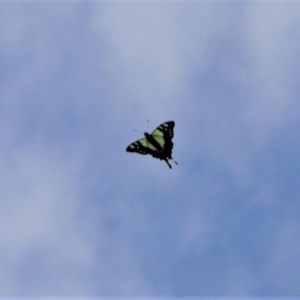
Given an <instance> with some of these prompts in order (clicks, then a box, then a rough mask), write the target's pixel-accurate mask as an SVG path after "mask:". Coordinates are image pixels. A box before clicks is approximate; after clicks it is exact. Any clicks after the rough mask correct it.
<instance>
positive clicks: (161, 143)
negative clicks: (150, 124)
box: [126, 121, 177, 169]
mask: <svg viewBox="0 0 300 300" xmlns="http://www.w3.org/2000/svg"><path fill="white" fill-rule="evenodd" d="M174 126H175V122H174V121H169V122H165V123H163V124H161V125H160V126H158V127H157V128H156V129H155V130H154V131H153V132H152V133H151V134H149V133H147V132H145V133H144V135H145V138H142V139H140V140H138V141H136V142H134V143H132V144H130V145H129V146H128V147H127V148H126V151H127V152H136V153H139V154H143V155H147V154H150V155H152V156H153V157H154V158H157V159H160V160H164V161H165V162H166V163H167V164H168V166H169V168H170V169H171V168H172V166H171V165H170V163H169V160H171V159H172V160H173V161H174V162H175V163H176V164H177V162H176V161H175V160H174V159H173V158H172V149H173V145H174V144H173V142H172V138H173V136H174V130H173V129H174Z"/></svg>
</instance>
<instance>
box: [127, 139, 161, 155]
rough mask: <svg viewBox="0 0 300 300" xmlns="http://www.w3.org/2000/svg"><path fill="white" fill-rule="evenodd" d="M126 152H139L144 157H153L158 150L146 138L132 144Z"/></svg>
mask: <svg viewBox="0 0 300 300" xmlns="http://www.w3.org/2000/svg"><path fill="white" fill-rule="evenodd" d="M126 151H127V152H137V153H139V154H143V155H147V154H151V155H153V153H154V152H155V151H156V148H155V147H154V146H153V145H152V144H151V143H149V141H148V140H147V139H146V138H143V139H140V140H137V141H135V142H133V143H132V144H130V145H129V146H128V147H127V148H126Z"/></svg>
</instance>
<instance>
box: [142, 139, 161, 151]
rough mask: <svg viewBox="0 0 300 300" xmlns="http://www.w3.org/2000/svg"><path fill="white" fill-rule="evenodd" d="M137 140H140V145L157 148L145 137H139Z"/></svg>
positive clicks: (152, 148)
mask: <svg viewBox="0 0 300 300" xmlns="http://www.w3.org/2000/svg"><path fill="white" fill-rule="evenodd" d="M138 142H140V143H141V144H142V146H144V147H146V148H149V149H151V150H154V151H156V150H157V149H156V148H155V147H154V146H153V145H152V144H151V143H149V141H148V140H147V139H146V138H143V139H140V140H138Z"/></svg>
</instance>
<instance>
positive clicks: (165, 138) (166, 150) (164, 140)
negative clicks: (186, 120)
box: [151, 121, 175, 159]
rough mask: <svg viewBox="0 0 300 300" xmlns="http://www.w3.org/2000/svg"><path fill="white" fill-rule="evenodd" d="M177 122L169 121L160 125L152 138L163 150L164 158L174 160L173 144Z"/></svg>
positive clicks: (152, 134)
mask: <svg viewBox="0 0 300 300" xmlns="http://www.w3.org/2000/svg"><path fill="white" fill-rule="evenodd" d="M174 127H175V122H174V121H169V122H165V123H163V124H161V125H159V126H158V127H157V128H156V129H155V130H154V131H153V132H152V133H151V136H152V137H153V138H154V139H155V140H156V141H157V143H159V145H160V146H161V148H162V151H161V152H162V154H163V156H164V157H166V158H168V159H171V158H172V149H173V145H174V144H173V142H172V138H173V137H174Z"/></svg>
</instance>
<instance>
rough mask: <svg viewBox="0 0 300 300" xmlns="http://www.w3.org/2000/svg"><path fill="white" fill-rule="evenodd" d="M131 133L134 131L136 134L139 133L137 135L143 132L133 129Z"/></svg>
mask: <svg viewBox="0 0 300 300" xmlns="http://www.w3.org/2000/svg"><path fill="white" fill-rule="evenodd" d="M132 131H136V132H139V133H143V132H141V131H139V130H135V129H133V130H132Z"/></svg>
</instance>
